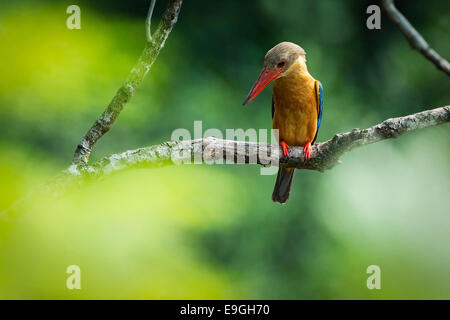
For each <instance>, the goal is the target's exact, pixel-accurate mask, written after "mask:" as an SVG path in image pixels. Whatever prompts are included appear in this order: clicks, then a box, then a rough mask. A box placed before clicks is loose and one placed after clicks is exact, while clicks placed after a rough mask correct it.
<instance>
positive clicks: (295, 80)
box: [272, 72, 317, 146]
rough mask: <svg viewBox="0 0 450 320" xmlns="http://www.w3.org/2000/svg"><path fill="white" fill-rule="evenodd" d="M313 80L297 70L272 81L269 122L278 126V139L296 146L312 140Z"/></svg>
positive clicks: (314, 125) (314, 127) (314, 124)
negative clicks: (271, 102) (271, 109)
mask: <svg viewBox="0 0 450 320" xmlns="http://www.w3.org/2000/svg"><path fill="white" fill-rule="evenodd" d="M315 81H316V80H315V79H314V78H313V77H312V76H311V75H309V73H301V72H299V73H293V74H291V75H289V76H286V77H282V78H279V79H277V80H276V81H275V84H274V87H273V103H274V115H273V120H272V126H273V128H274V129H278V130H279V135H280V141H281V140H284V141H285V142H286V143H287V144H288V145H296V146H304V145H305V144H306V143H307V142H312V141H313V139H314V136H315V134H316V130H317V101H316V99H317V98H316V91H315Z"/></svg>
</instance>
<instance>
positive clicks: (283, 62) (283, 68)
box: [244, 42, 306, 105]
mask: <svg viewBox="0 0 450 320" xmlns="http://www.w3.org/2000/svg"><path fill="white" fill-rule="evenodd" d="M305 55H306V53H305V50H303V48H302V47H300V46H299V45H296V44H295V43H292V42H281V43H279V44H277V45H276V46H275V47H273V48H272V49H270V50H269V51H267V53H266V56H265V57H264V65H263V69H262V71H261V74H260V75H259V77H258V79H257V80H256V82H255V84H254V85H253V87H252V89H251V90H250V92H249V93H248V96H247V98H246V99H245V101H244V105H246V104H247V103H248V102H249V101H251V100H253V99H254V98H255V97H256V96H257V95H258V94H259V93H260V92H261V91H262V90H263V89H264V88H265V87H266V86H267V85H268V84H269V83H271V82H272V81H274V80H276V79H278V78H280V77H283V76H284V75H286V74H288V73H289V69H290V67H291V66H292V65H293V64H294V63H295V62H296V61H298V60H299V59H300V60H301V61H303V62H304V61H305Z"/></svg>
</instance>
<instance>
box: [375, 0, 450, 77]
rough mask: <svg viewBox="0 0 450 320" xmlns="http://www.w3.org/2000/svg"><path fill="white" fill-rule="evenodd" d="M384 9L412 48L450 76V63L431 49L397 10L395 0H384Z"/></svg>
mask: <svg viewBox="0 0 450 320" xmlns="http://www.w3.org/2000/svg"><path fill="white" fill-rule="evenodd" d="M383 7H384V10H385V11H386V13H387V15H388V17H389V19H391V21H392V22H393V23H394V24H395V26H396V27H397V28H398V29H399V30H400V31H401V32H402V33H403V35H404V36H405V38H406V39H407V40H408V42H409V44H410V45H411V47H412V48H413V49H415V50H417V51H419V52H420V53H422V54H423V55H424V56H425V58H427V59H428V60H430V61H431V62H432V63H433V64H434V65H435V66H436V67H437V68H438V69H439V70H442V71H444V72H445V73H446V74H447V75H448V76H450V63H449V62H448V61H447V60H445V59H444V58H443V57H441V56H440V55H439V54H438V53H437V52H436V51H435V50H434V49H433V48H431V47H430V45H429V44H428V43H427V42H426V41H425V39H424V38H423V37H422V36H421V35H420V33H419V32H417V30H416V29H414V27H413V26H412V25H411V23H409V21H408V20H407V19H406V18H405V16H404V15H403V14H401V13H400V12H399V11H398V10H397V8H396V7H395V5H394V0H383Z"/></svg>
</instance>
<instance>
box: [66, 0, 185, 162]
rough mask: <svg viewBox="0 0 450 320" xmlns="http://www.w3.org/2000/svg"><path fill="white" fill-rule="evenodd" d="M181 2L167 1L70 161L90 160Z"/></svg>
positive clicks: (151, 59)
mask: <svg viewBox="0 0 450 320" xmlns="http://www.w3.org/2000/svg"><path fill="white" fill-rule="evenodd" d="M182 2H183V0H169V4H168V6H167V9H166V11H165V12H164V15H163V17H162V20H161V22H160V23H159V26H158V28H157V30H156V32H155V33H154V34H153V36H152V37H151V41H147V44H146V46H145V48H144V51H143V52H142V54H141V56H140V58H139V60H138V62H137V64H136V65H135V67H134V68H133V69H132V70H131V71H130V74H129V75H128V77H127V79H126V80H125V83H124V84H123V85H122V86H121V87H120V88H119V90H118V91H117V93H116V95H115V96H114V98H113V99H112V101H111V102H110V104H109V105H108V107H107V108H106V110H105V111H103V113H102V114H101V115H100V117H99V118H98V119H97V120H96V121H95V122H94V124H93V125H92V127H91V128H90V129H89V130H88V132H87V133H86V135H85V136H84V137H83V139H82V140H81V142H80V143H79V144H78V146H77V148H76V150H75V154H74V156H73V159H72V163H80V162H84V163H87V162H88V160H89V155H90V153H91V150H92V148H93V146H94V145H95V143H97V141H98V140H100V139H101V138H102V137H103V135H104V134H105V133H106V132H108V131H109V130H110V129H111V127H112V125H113V124H114V122H115V121H116V119H117V118H118V117H119V114H120V112H121V111H122V110H123V108H124V107H125V105H126V104H127V103H128V102H129V101H130V99H131V97H132V96H133V95H134V93H135V91H136V89H137V88H138V87H139V85H140V84H141V83H142V81H143V80H144V78H145V76H146V75H147V73H148V72H149V70H150V68H151V66H152V64H153V62H154V61H155V59H156V57H157V56H158V54H159V52H160V51H161V49H162V48H163V47H164V43H165V41H166V39H167V37H168V36H169V34H170V32H171V31H172V28H173V26H174V25H175V23H176V22H177V19H178V14H179V13H180V9H181V4H182ZM154 5H155V2H154V0H152V2H151V4H150V9H149V13H148V17H147V21H148V25H147V32H150V30H149V24H150V20H151V14H152V13H153V7H154ZM147 36H148V33H147ZM150 36H151V35H150Z"/></svg>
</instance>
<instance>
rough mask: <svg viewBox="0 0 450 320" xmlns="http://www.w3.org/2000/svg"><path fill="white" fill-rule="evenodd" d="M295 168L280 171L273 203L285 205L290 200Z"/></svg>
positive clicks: (274, 189)
mask: <svg viewBox="0 0 450 320" xmlns="http://www.w3.org/2000/svg"><path fill="white" fill-rule="evenodd" d="M294 171H295V168H283V167H280V168H279V169H278V175H277V181H276V182H275V187H274V188H273V193H272V201H274V202H279V203H285V202H286V201H287V199H288V198H289V193H290V192H291V186H292V178H293V177H294Z"/></svg>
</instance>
